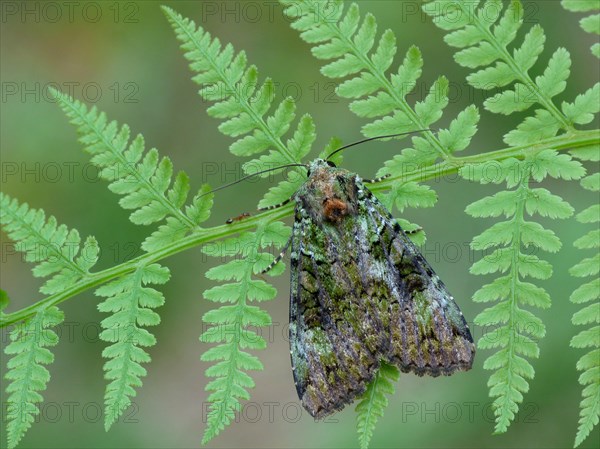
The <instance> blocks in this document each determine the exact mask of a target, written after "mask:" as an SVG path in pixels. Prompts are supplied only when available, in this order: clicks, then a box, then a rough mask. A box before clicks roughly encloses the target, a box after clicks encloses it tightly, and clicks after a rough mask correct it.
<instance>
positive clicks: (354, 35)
mask: <svg viewBox="0 0 600 449" xmlns="http://www.w3.org/2000/svg"><path fill="white" fill-rule="evenodd" d="M282 3H283V4H284V5H286V6H288V8H287V9H286V13H287V14H288V15H289V16H290V17H291V18H293V19H294V20H295V21H294V22H293V23H292V27H293V28H295V29H297V30H299V31H300V32H301V34H300V36H301V37H302V38H303V39H304V40H305V41H306V42H308V43H310V44H314V45H315V47H313V49H312V53H313V55H314V56H315V57H316V58H318V59H324V60H333V61H332V62H329V63H328V64H327V65H325V66H324V67H323V68H322V69H321V72H322V73H323V75H325V76H327V77H330V78H347V79H346V80H345V81H343V82H342V83H341V84H340V85H339V86H338V88H337V89H336V92H337V94H338V95H339V96H340V97H343V98H350V99H352V100H353V101H352V102H351V103H350V110H351V111H352V112H354V113H355V114H356V115H358V116H359V117H363V118H368V119H372V118H375V119H376V120H374V121H372V122H370V123H368V124H366V125H365V126H364V127H363V134H364V135H365V136H367V137H374V136H382V135H387V134H395V133H401V132H408V131H415V130H421V129H427V128H429V127H430V126H432V125H433V124H435V123H436V122H438V120H440V118H441V117H442V114H443V111H444V108H445V107H446V106H447V105H448V80H447V79H446V78H445V77H443V76H442V77H440V78H438V79H437V80H436V81H435V83H434V84H433V85H432V87H431V90H430V92H429V94H428V95H427V96H426V98H425V99H424V100H423V101H420V102H417V103H416V104H415V105H414V106H411V105H410V104H409V102H408V100H407V98H406V97H407V95H408V94H410V92H411V91H412V90H413V89H414V88H415V86H416V83H417V80H418V79H419V77H420V76H421V71H422V67H423V59H422V57H421V52H420V51H419V49H418V48H417V47H414V46H413V47H411V48H409V49H408V51H407V53H406V56H405V58H404V61H403V63H402V64H401V65H400V66H399V67H398V69H397V70H396V71H395V72H394V73H392V74H390V75H388V70H389V68H390V67H391V65H392V63H393V59H394V56H395V55H396V51H397V48H396V37H395V35H394V33H393V32H392V31H391V30H386V31H384V32H383V34H382V35H381V37H380V38H379V41H378V44H377V47H376V48H375V50H373V47H374V45H375V42H376V41H377V23H376V21H375V18H374V17H373V15H371V14H366V15H365V16H364V18H362V20H361V15H360V11H359V7H358V5H357V4H355V3H353V4H351V5H350V6H349V7H348V8H347V9H345V5H344V3H343V2H342V1H335V2H323V1H317V0H302V1H291V0H289V1H288V0H284V1H282ZM359 25H360V26H359ZM478 121H479V113H478V111H477V108H475V106H469V107H467V108H466V109H465V110H464V111H462V112H461V113H460V114H459V115H458V117H457V118H456V119H455V120H454V121H453V122H452V124H451V125H450V128H449V129H445V130H441V131H440V133H439V134H437V135H436V134H434V133H433V132H432V131H426V132H424V133H423V136H422V137H421V136H416V137H413V139H412V143H413V145H412V147H410V148H406V149H404V150H403V151H401V152H400V154H398V155H397V156H395V157H394V158H393V159H392V160H390V161H387V162H386V163H385V166H384V167H383V168H382V169H381V170H379V172H378V173H377V176H393V177H394V178H393V179H394V180H395V181H396V182H394V183H393V185H392V188H391V189H390V191H389V192H388V193H386V194H378V196H379V197H380V199H381V200H382V201H383V202H384V204H386V206H388V208H391V207H392V206H393V205H394V204H395V205H396V207H397V208H398V210H399V211H400V212H401V211H402V210H404V208H405V207H406V206H411V207H431V206H433V205H434V204H435V202H436V200H437V196H436V194H435V192H434V191H433V190H431V188H430V187H429V186H427V185H422V184H419V183H416V182H402V178H403V176H404V174H405V173H406V172H407V170H408V171H412V170H414V168H415V167H426V166H430V165H433V164H434V163H435V162H436V161H437V160H438V159H440V158H442V159H449V158H451V157H452V154H453V153H454V152H456V151H460V150H463V149H465V148H466V147H467V146H468V144H469V142H470V140H471V138H472V137H473V135H474V134H475V132H476V130H477V123H478ZM408 167H410V168H408ZM403 226H406V227H407V228H408V229H410V228H411V227H413V226H412V225H410V224H408V223H403Z"/></svg>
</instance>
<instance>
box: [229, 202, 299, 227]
mask: <svg viewBox="0 0 600 449" xmlns="http://www.w3.org/2000/svg"><path fill="white" fill-rule="evenodd" d="M290 201H292V198H288V199H287V200H285V201H282V202H281V203H279V204H273V205H272V206H267V207H259V208H258V209H257V211H258V212H264V211H266V210H273V209H277V208H279V207H282V206H285V205H286V204H288V203H289V202H290ZM251 216H252V214H250V213H248V212H244V213H243V214H240V215H238V216H237V217H232V218H228V219H227V221H225V224H231V223H234V222H236V221H242V220H243V219H245V218H248V217H251Z"/></svg>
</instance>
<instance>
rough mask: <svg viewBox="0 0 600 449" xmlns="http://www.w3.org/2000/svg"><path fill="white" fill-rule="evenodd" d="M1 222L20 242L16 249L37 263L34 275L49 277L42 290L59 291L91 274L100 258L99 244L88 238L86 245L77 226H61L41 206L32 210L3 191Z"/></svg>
mask: <svg viewBox="0 0 600 449" xmlns="http://www.w3.org/2000/svg"><path fill="white" fill-rule="evenodd" d="M0 223H1V224H2V227H3V229H4V230H5V232H6V233H7V235H8V236H9V237H10V238H11V239H13V240H14V241H15V242H16V245H15V249H17V250H18V251H20V252H23V253H25V260H26V261H27V262H32V263H34V264H36V266H35V267H34V268H33V270H32V271H33V275H34V276H36V277H49V279H48V280H47V281H46V282H45V283H44V284H43V285H42V287H41V288H40V292H42V293H44V294H47V295H51V294H55V293H59V292H61V291H63V290H64V289H66V288H69V287H71V286H72V285H73V284H74V283H76V282H78V281H80V280H83V279H85V278H87V277H88V276H90V272H89V270H90V268H92V267H93V266H94V264H95V263H96V261H97V260H98V253H99V248H98V243H97V242H96V239H94V237H88V238H87V239H86V240H85V242H84V244H83V245H82V244H81V238H80V237H79V233H78V232H77V230H76V229H71V230H69V229H68V228H67V227H66V226H65V225H59V224H58V223H57V221H56V219H55V218H54V217H52V216H51V217H50V218H48V219H46V214H45V213H44V211H43V210H41V209H30V208H29V206H28V205H27V204H26V203H22V204H19V202H18V201H17V200H16V199H11V198H10V197H9V196H8V195H6V194H4V193H1V192H0Z"/></svg>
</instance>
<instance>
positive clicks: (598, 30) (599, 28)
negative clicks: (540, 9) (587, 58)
mask: <svg viewBox="0 0 600 449" xmlns="http://www.w3.org/2000/svg"><path fill="white" fill-rule="evenodd" d="M561 4H562V6H563V8H565V9H566V10H568V11H573V12H588V11H598V10H600V2H598V0H562V2H561ZM579 24H580V25H581V28H583V30H584V31H586V32H588V33H592V34H596V35H600V14H593V15H590V16H588V17H584V18H583V19H581V20H580V21H579ZM592 54H594V55H595V56H596V57H597V58H600V43H599V42H596V43H595V44H594V45H592Z"/></svg>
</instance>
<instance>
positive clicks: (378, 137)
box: [325, 128, 431, 161]
mask: <svg viewBox="0 0 600 449" xmlns="http://www.w3.org/2000/svg"><path fill="white" fill-rule="evenodd" d="M425 131H431V129H430V128H426V129H417V130H415V131H408V132H405V133H398V134H388V135H387V136H376V137H369V138H368V139H363V140H359V141H358V142H353V143H349V144H348V145H344V146H343V147H340V148H338V149H337V150H335V151H333V152H331V153H329V156H327V157H326V158H325V160H326V161H328V160H329V158H330V157H331V156H333V155H334V154H336V153H339V152H340V151H342V150H345V149H347V148H350V147H353V146H355V145H360V144H361V143H365V142H370V141H371V140H378V139H387V138H390V137H399V136H407V135H409V134H415V133H422V132H425Z"/></svg>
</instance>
